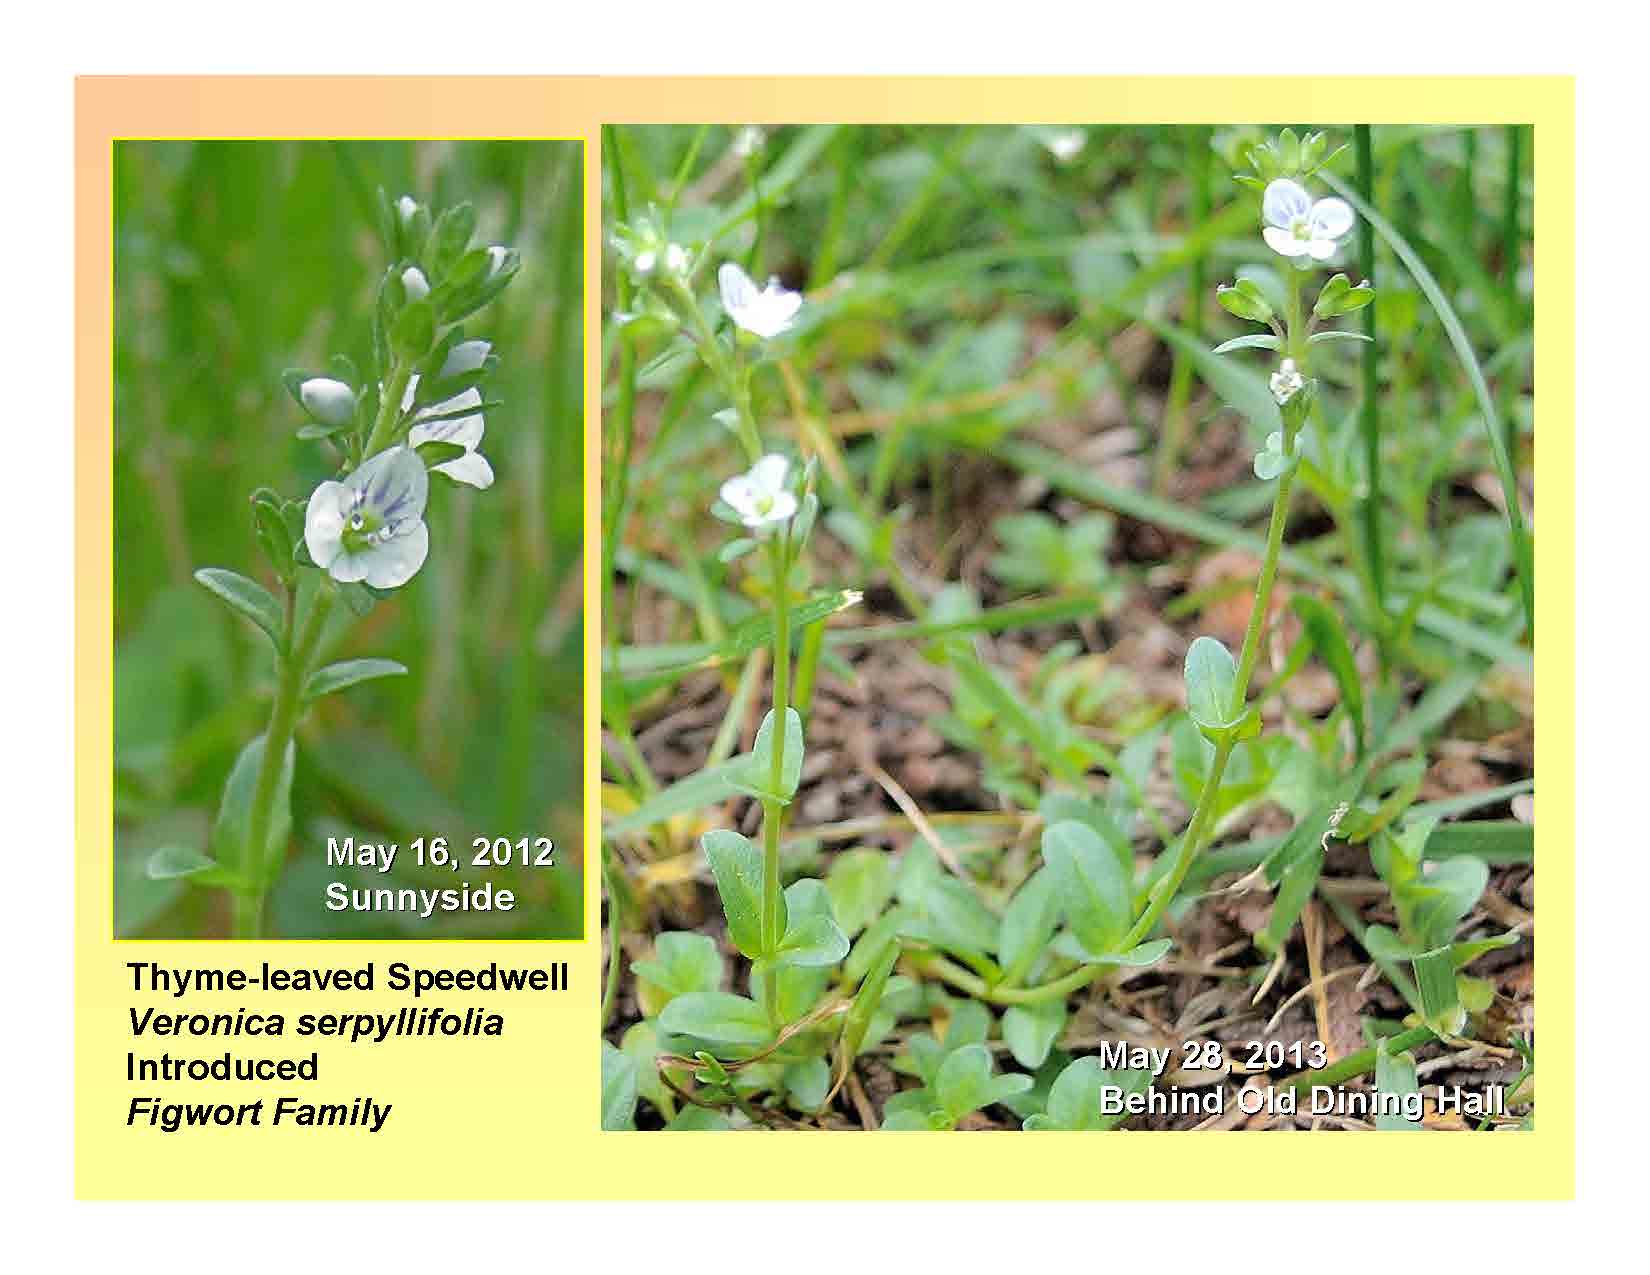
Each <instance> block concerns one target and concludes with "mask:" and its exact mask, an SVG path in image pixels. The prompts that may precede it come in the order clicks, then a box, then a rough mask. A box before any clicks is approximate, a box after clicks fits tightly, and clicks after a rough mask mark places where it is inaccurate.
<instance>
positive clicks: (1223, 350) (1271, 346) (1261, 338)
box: [1210, 332, 1283, 354]
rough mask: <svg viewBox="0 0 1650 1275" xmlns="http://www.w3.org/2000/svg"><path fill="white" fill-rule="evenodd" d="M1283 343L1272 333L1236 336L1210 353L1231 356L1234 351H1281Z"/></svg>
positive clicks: (1223, 342)
mask: <svg viewBox="0 0 1650 1275" xmlns="http://www.w3.org/2000/svg"><path fill="white" fill-rule="evenodd" d="M1282 348H1283V342H1281V341H1279V340H1278V338H1277V337H1275V336H1273V335H1272V334H1271V333H1270V332H1252V333H1250V334H1249V335H1248V336H1235V337H1233V338H1232V339H1231V340H1230V341H1222V342H1221V343H1220V344H1219V345H1217V346H1215V348H1214V349H1213V350H1212V351H1210V353H1212V354H1230V353H1231V352H1232V351H1233V350H1279V349H1282Z"/></svg>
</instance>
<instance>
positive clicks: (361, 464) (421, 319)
mask: <svg viewBox="0 0 1650 1275" xmlns="http://www.w3.org/2000/svg"><path fill="white" fill-rule="evenodd" d="M382 221H383V225H384V229H385V237H386V240H387V242H388V243H389V245H390V248H391V251H392V253H393V254H394V255H395V257H396V258H397V260H396V262H395V264H394V265H393V266H391V268H390V270H389V271H388V272H387V273H386V274H385V276H384V282H383V284H382V285H381V287H380V291H379V304H378V325H379V330H378V334H377V335H378V341H377V343H376V344H377V348H378V349H379V350H380V351H381V352H382V353H384V354H386V355H387V356H388V357H387V366H386V367H385V368H384V372H383V379H382V380H380V381H379V382H378V384H377V386H376V390H375V392H370V393H369V392H367V391H364V390H359V389H357V388H356V387H355V385H354V384H352V383H351V382H352V380H353V381H355V382H356V383H359V378H358V377H356V376H355V375H354V369H353V368H352V367H350V366H348V364H347V361H344V360H339V361H338V367H337V372H338V374H335V375H326V376H320V375H306V374H303V373H289V374H288V379H287V384H288V387H289V388H290V389H291V390H292V392H293V396H294V397H295V398H296V399H297V400H298V403H299V404H300V406H302V407H303V409H304V411H305V412H306V413H307V415H308V416H309V419H310V424H308V425H306V426H305V427H304V429H303V430H301V431H300V435H301V436H302V437H306V438H316V437H321V438H327V439H329V440H330V441H331V442H333V443H334V444H335V445H336V446H337V447H338V448H339V449H340V450H341V451H342V452H343V455H344V462H345V463H344V472H343V473H342V474H341V475H340V476H339V477H338V478H337V479H334V480H331V481H328V482H324V483H322V484H321V485H320V486H318V487H317V488H315V490H314V491H313V492H312V493H311V494H310V497H309V500H308V502H307V504H306V505H305V506H304V514H303V536H302V549H303V552H304V553H305V554H307V558H308V561H309V562H310V563H313V565H315V566H316V567H319V568H320V569H321V570H323V571H325V572H326V573H327V574H328V575H329V576H330V577H331V578H332V579H333V580H335V581H337V582H338V583H340V584H355V583H360V584H364V585H366V586H367V587H369V588H371V589H376V590H383V589H394V588H398V587H400V586H401V585H403V584H406V583H407V581H409V580H411V579H412V577H413V576H414V575H416V574H417V573H418V571H419V569H420V568H421V567H422V566H423V565H424V561H425V559H426V558H427V557H428V555H429V529H428V528H427V527H426V526H425V524H424V510H425V505H426V503H427V501H428V497H429V482H430V480H429V475H430V473H432V472H433V473H437V474H440V475H442V476H443V477H445V478H448V479H450V480H451V481H453V482H456V483H460V484H463V485H465V486H468V487H474V488H476V489H477V490H486V489H487V488H488V487H491V486H492V485H493V467H492V465H491V464H490V463H489V462H488V461H487V458H486V457H485V456H483V455H482V454H481V451H480V446H481V441H482V437H483V435H484V434H485V432H486V418H485V415H484V413H483V410H482V409H483V408H484V407H485V406H487V404H486V403H485V401H484V400H483V398H482V392H481V382H482V380H483V379H484V378H485V377H486V375H487V374H488V373H489V372H490V371H491V370H492V368H493V366H494V364H495V362H496V360H494V359H493V357H492V344H491V342H489V341H486V340H482V339H478V338H470V339H465V337H464V334H463V331H462V329H461V328H460V327H459V323H460V321H462V320H463V319H465V318H467V317H468V316H469V315H471V314H473V313H475V312H476V311H477V310H479V309H481V308H482V307H483V306H484V305H486V304H488V303H489V302H490V301H492V300H493V298H494V297H496V296H497V295H498V294H499V292H500V291H502V290H503V288H504V287H505V286H506V285H507V284H508V283H509V282H510V280H511V279H512V278H513V277H514V275H515V273H516V271H517V270H518V268H519V265H520V263H519V262H518V260H517V259H516V256H515V254H514V253H512V252H511V251H510V250H509V249H508V248H505V247H503V246H501V245H498V244H493V245H489V246H485V247H476V248H472V247H470V239H471V237H472V235H473V233H474V228H475V214H474V212H473V211H472V210H471V209H470V207H469V205H467V204H466V205H459V206H458V207H456V208H451V209H448V210H447V211H446V212H445V213H443V214H442V215H441V216H440V217H439V218H435V219H432V217H431V215H430V213H429V211H428V210H427V209H425V208H424V207H423V205H421V204H420V203H419V202H418V201H417V200H416V199H414V198H412V196H410V195H402V196H401V197H400V198H398V199H396V200H395V201H394V202H393V203H389V202H388V201H386V203H385V206H384V210H383V218H382Z"/></svg>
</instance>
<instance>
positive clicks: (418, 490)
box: [344, 447, 430, 522]
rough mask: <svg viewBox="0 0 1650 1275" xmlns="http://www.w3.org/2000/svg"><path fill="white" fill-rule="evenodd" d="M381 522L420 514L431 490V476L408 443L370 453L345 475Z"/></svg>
mask: <svg viewBox="0 0 1650 1275" xmlns="http://www.w3.org/2000/svg"><path fill="white" fill-rule="evenodd" d="M344 485H345V486H346V487H348V488H350V490H351V491H352V492H360V493H362V503H363V504H364V505H365V506H366V507H367V508H368V509H369V510H370V511H371V512H372V513H373V514H374V515H375V516H376V517H377V518H378V520H379V521H380V522H400V521H402V520H403V519H415V518H422V517H423V516H424V502H425V501H426V500H427V499H428V498H429V494H430V476H429V474H427V473H426V472H425V470H424V462H423V461H421V460H420V459H419V458H418V453H417V452H415V451H413V450H412V449H411V448H410V447H392V448H390V449H389V450H388V451H383V452H379V453H378V455H376V456H373V457H370V458H369V459H368V460H367V461H365V462H364V463H363V464H362V466H361V467H360V468H359V469H357V470H356V471H355V472H354V473H352V474H350V475H349V476H348V477H347V478H345V479H344Z"/></svg>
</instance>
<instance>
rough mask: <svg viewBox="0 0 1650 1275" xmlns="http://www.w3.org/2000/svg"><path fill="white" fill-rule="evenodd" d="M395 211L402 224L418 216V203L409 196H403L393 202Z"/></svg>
mask: <svg viewBox="0 0 1650 1275" xmlns="http://www.w3.org/2000/svg"><path fill="white" fill-rule="evenodd" d="M395 211H396V212H397V213H398V214H400V217H401V220H402V222H403V223H405V222H409V221H411V220H412V219H413V218H414V217H416V216H418V201H417V200H416V199H414V198H413V197H412V196H411V195H403V196H401V198H400V199H398V200H396V201H395Z"/></svg>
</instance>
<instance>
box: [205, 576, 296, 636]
mask: <svg viewBox="0 0 1650 1275" xmlns="http://www.w3.org/2000/svg"><path fill="white" fill-rule="evenodd" d="M195 579H196V580H197V581H198V582H199V583H200V584H201V585H202V586H204V587H205V588H206V589H207V590H208V591H209V592H211V593H214V594H216V595H217V596H218V597H219V598H221V599H222V600H223V601H224V602H225V603H227V604H228V605H229V606H230V607H232V608H234V609H235V610H236V611H239V612H240V613H241V614H242V615H244V616H245V617H246V618H247V619H249V620H251V621H252V623H254V624H256V625H257V626H258V627H259V628H260V629H262V630H263V631H264V632H265V633H267V634H268V635H269V640H270V641H271V642H273V643H275V649H276V650H277V651H279V650H280V649H281V645H282V635H281V631H282V629H283V627H284V620H283V617H282V613H281V604H280V603H279V602H277V601H276V600H275V595H274V594H272V593H271V592H270V591H269V590H268V589H266V588H264V587H263V585H261V584H259V583H258V582H257V581H256V580H248V579H247V578H246V577H245V576H243V575H241V574H240V573H239V572H235V571H229V570H226V569H224V568H223V567H202V568H201V569H200V570H199V571H197V572H195Z"/></svg>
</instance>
